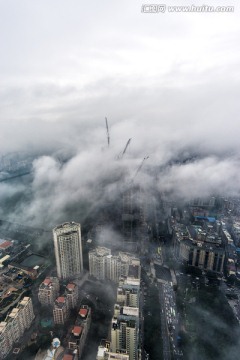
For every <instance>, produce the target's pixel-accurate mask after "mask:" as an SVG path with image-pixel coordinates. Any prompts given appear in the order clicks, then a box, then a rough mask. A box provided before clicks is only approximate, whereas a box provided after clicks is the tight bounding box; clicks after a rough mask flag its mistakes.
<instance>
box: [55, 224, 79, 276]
mask: <svg viewBox="0 0 240 360" xmlns="http://www.w3.org/2000/svg"><path fill="white" fill-rule="evenodd" d="M53 241H54V249H55V257H56V264H57V275H58V277H59V278H61V279H66V278H70V277H74V276H75V275H78V274H80V273H81V272H82V270H83V260H82V242H81V228H80V224H78V223H75V222H67V223H64V224H62V225H59V226H57V227H55V228H54V229H53Z"/></svg>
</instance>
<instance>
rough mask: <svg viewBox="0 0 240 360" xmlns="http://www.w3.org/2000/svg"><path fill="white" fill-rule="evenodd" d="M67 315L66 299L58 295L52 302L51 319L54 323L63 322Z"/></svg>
mask: <svg viewBox="0 0 240 360" xmlns="http://www.w3.org/2000/svg"><path fill="white" fill-rule="evenodd" d="M68 315H69V307H68V301H67V298H66V297H65V296H59V297H58V298H57V299H56V300H55V303H54V308H53V320H54V323H55V324H64V322H65V321H66V320H67V318H68Z"/></svg>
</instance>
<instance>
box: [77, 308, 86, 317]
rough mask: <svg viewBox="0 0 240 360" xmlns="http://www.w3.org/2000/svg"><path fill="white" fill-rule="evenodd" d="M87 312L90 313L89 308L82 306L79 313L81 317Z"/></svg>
mask: <svg viewBox="0 0 240 360" xmlns="http://www.w3.org/2000/svg"><path fill="white" fill-rule="evenodd" d="M87 314H88V309H83V308H81V309H80V310H79V315H80V316H81V317H86V316H87Z"/></svg>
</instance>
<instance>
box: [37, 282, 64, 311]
mask: <svg viewBox="0 0 240 360" xmlns="http://www.w3.org/2000/svg"><path fill="white" fill-rule="evenodd" d="M58 293H59V280H58V278H56V277H47V278H46V279H45V280H44V281H43V282H42V283H41V284H40V286H39V290H38V300H39V302H40V303H41V304H42V305H45V306H48V305H53V304H54V301H55V299H56V297H57V296H58Z"/></svg>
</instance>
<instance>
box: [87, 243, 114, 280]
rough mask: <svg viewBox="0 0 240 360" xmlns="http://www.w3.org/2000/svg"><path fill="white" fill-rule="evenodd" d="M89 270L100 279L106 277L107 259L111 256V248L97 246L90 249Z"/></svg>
mask: <svg viewBox="0 0 240 360" xmlns="http://www.w3.org/2000/svg"><path fill="white" fill-rule="evenodd" d="M88 257H89V272H90V275H92V276H94V277H95V278H97V279H99V280H104V279H106V272H107V260H108V258H109V257H110V258H111V250H110V249H107V248H105V247H97V248H96V249H93V250H91V251H89V254H88Z"/></svg>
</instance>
